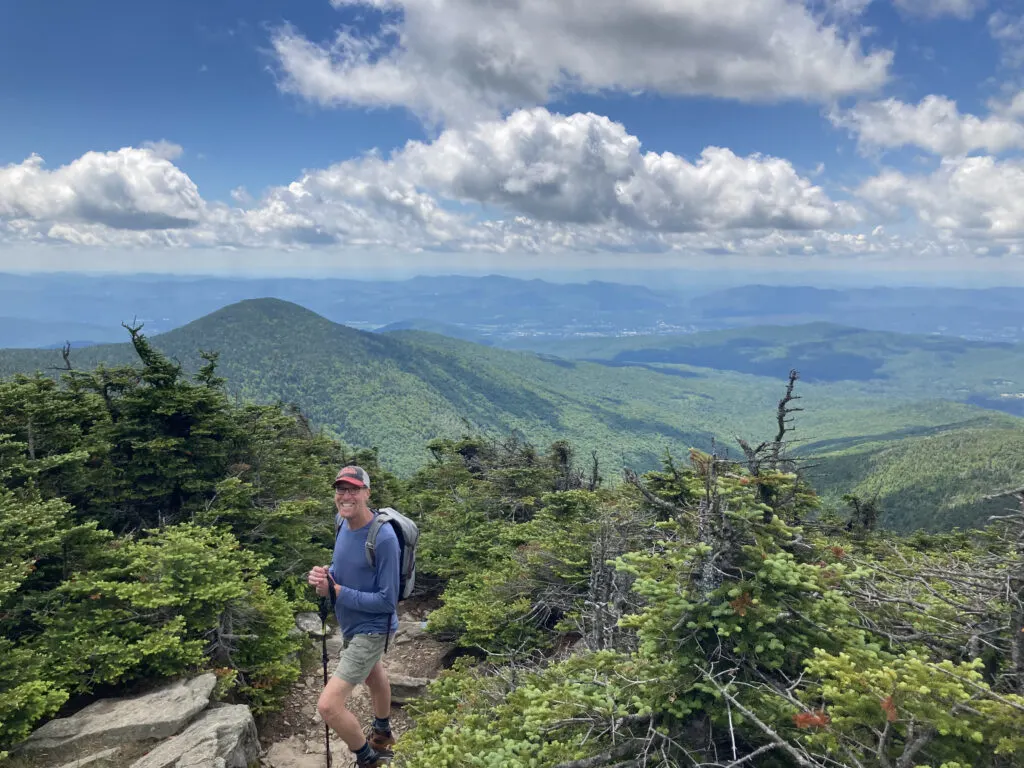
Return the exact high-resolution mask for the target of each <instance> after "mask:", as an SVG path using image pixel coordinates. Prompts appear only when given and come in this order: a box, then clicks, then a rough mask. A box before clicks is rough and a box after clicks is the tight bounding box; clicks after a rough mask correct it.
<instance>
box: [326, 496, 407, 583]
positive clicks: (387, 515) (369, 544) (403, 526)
mask: <svg viewBox="0 0 1024 768" xmlns="http://www.w3.org/2000/svg"><path fill="white" fill-rule="evenodd" d="M373 513H374V514H373V522H372V523H370V532H369V533H368V534H367V536H366V562H368V563H369V564H370V567H371V568H375V567H376V565H377V560H376V549H377V534H378V533H379V532H380V529H381V528H382V527H384V526H385V525H390V526H391V528H392V530H393V531H394V532H395V536H397V537H398V563H399V568H398V602H401V601H403V600H406V599H408V597H409V596H410V595H411V594H412V590H413V587H415V586H416V542H418V541H419V538H420V529H419V528H418V527H416V523H414V522H413V521H412V520H410V519H409V518H408V517H406V516H405V515H403V514H402V513H401V512H399V511H398V510H397V509H393V508H391V507H384V508H382V509H375V510H373ZM340 530H341V523H340V522H339V521H338V519H337V518H335V525H334V538H335V539H337V538H338V531H340Z"/></svg>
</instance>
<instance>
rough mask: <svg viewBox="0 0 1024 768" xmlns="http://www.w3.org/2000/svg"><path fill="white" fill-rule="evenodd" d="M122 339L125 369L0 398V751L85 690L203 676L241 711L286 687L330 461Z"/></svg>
mask: <svg viewBox="0 0 1024 768" xmlns="http://www.w3.org/2000/svg"><path fill="white" fill-rule="evenodd" d="M129 331H130V333H131V335H132V349H133V350H134V352H135V354H136V356H137V358H138V361H139V363H141V364H140V365H123V366H119V367H116V368H107V367H103V366H101V367H98V368H96V369H95V370H92V371H89V372H82V371H69V372H66V373H65V374H64V376H63V377H62V379H61V380H60V381H59V382H58V381H55V380H53V379H51V378H47V377H43V376H32V377H30V376H20V375H19V376H15V377H13V378H12V379H10V380H7V381H0V552H3V555H2V559H0V628H2V629H3V637H4V640H3V645H2V647H0V654H2V657H3V658H2V660H0V672H2V673H3V674H2V677H0V680H2V682H0V699H2V704H0V748H3V747H5V746H8V745H10V744H13V743H16V742H17V741H18V740H20V739H22V738H24V737H25V736H26V735H27V734H28V733H29V732H30V730H31V729H32V728H33V727H34V726H35V725H37V724H38V722H39V721H40V720H42V719H45V718H47V717H49V716H51V715H53V714H54V713H55V712H56V711H57V710H58V709H59V708H60V707H61V706H62V705H63V704H64V703H65V702H67V701H68V700H69V697H71V696H75V695H79V694H88V693H91V692H94V691H95V690H96V689H97V687H98V686H101V687H104V689H109V688H110V687H111V686H114V687H117V686H127V685H133V686H134V685H136V684H138V683H140V682H142V681H154V682H155V681H158V680H160V679H162V678H165V677H169V676H177V675H181V674H195V673H197V672H199V671H201V670H202V669H213V670H215V671H216V672H217V674H218V678H219V683H218V696H220V697H229V698H233V699H235V700H239V701H244V702H246V703H248V704H249V705H250V706H251V707H252V708H253V710H254V711H255V712H257V713H259V712H264V711H267V710H270V709H274V708H275V707H277V706H279V704H280V701H281V698H282V696H283V694H284V693H285V692H286V690H287V688H288V686H289V684H290V683H291V682H292V681H294V680H295V679H296V677H297V676H298V674H299V666H298V664H299V662H298V657H297V654H296V651H297V650H298V649H299V648H300V646H301V643H300V639H301V638H298V637H296V635H295V634H294V613H295V611H296V610H299V609H303V608H306V607H308V605H309V594H308V592H309V590H308V587H307V586H306V585H305V578H304V574H305V573H306V571H308V569H309V567H310V566H312V565H314V564H318V563H322V562H324V561H325V560H326V559H327V557H328V556H329V547H330V543H331V535H332V531H333V508H332V506H331V504H330V483H331V480H332V479H333V475H334V472H336V471H337V467H338V466H340V463H341V462H342V461H343V459H344V458H345V457H344V454H345V449H343V448H342V447H341V446H339V445H337V443H335V442H334V441H332V440H330V439H329V438H327V437H326V436H324V435H323V434H322V433H319V432H316V431H314V430H313V429H312V428H311V426H310V425H309V423H308V422H307V421H306V419H305V418H304V417H303V416H302V415H301V414H300V413H298V412H297V411H296V410H295V409H293V408H290V407H288V406H286V405H284V404H282V403H278V404H276V405H264V406H257V405H235V404H233V403H232V402H231V400H230V398H229V397H228V396H227V394H226V393H225V391H224V389H223V387H224V380H223V379H222V378H221V377H220V376H218V373H217V367H216V362H217V357H216V355H213V354H204V356H203V359H204V361H205V362H204V364H203V365H202V366H201V367H200V369H199V370H197V371H196V373H195V375H194V376H192V377H188V376H186V374H185V372H184V370H183V368H182V367H180V366H179V365H178V364H176V363H172V362H171V361H170V360H169V359H167V358H166V357H164V356H163V355H162V354H161V353H160V352H158V351H157V350H156V349H155V348H154V347H153V346H152V345H151V344H150V343H149V342H148V340H147V339H146V338H145V337H144V336H142V334H140V333H138V329H129ZM381 477H382V479H383V481H384V482H383V485H382V486H381V488H382V490H386V489H387V488H388V486H389V480H388V478H387V475H386V473H382V474H381Z"/></svg>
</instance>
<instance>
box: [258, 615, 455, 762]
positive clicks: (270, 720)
mask: <svg viewBox="0 0 1024 768" xmlns="http://www.w3.org/2000/svg"><path fill="white" fill-rule="evenodd" d="M432 608H433V606H432V605H429V604H427V603H422V602H419V603H417V602H412V601H410V603H409V604H408V605H406V604H403V605H401V606H400V607H399V611H398V618H399V629H398V634H397V635H396V637H395V641H394V643H393V644H392V645H391V646H390V647H389V649H388V652H387V654H385V656H384V666H385V667H386V668H387V670H388V674H389V675H391V676H400V675H401V676H408V677H412V678H428V679H433V678H435V677H436V676H437V674H438V673H439V672H440V670H441V669H442V668H443V666H444V659H445V657H446V656H448V654H449V653H450V652H451V650H452V647H451V646H450V645H447V644H444V643H439V642H437V641H436V640H433V639H432V638H430V637H428V636H427V635H426V632H425V631H424V630H423V629H422V626H421V625H422V623H423V622H425V621H426V618H427V614H428V613H429V612H430V610H431V609H432ZM328 631H329V632H330V628H328ZM311 643H312V645H313V646H314V648H313V650H314V651H315V654H310V658H313V657H314V656H315V666H314V665H313V663H312V662H310V663H307V664H306V665H305V668H304V672H303V675H302V677H301V678H299V680H297V681H296V683H295V685H294V686H293V687H292V690H291V692H290V693H289V694H288V696H287V698H286V700H285V704H284V707H283V708H282V709H281V711H280V712H276V713H273V714H272V715H269V716H267V717H265V718H261V721H260V722H259V732H260V742H261V744H262V745H263V748H264V750H265V751H264V755H263V756H262V757H261V760H260V763H261V766H263V768H324V767H325V766H326V760H325V751H326V750H325V747H324V722H323V720H322V719H321V718H320V714H319V713H318V712H317V711H316V701H317V697H319V695H320V691H321V690H323V687H324V682H323V680H324V678H323V665H322V662H321V641H320V638H312V640H311ZM340 650H341V637H340V635H339V634H338V633H337V630H336V629H335V631H334V634H329V635H328V638H327V656H328V662H327V673H328V674H332V673H333V672H334V669H335V667H336V666H337V664H338V653H339V652H340ZM393 688H395V690H393V691H392V693H393V695H394V694H396V693H397V687H393ZM349 709H351V710H352V712H353V713H354V714H355V715H356V716H357V717H358V718H359V722H360V723H362V724H363V726H364V727H365V726H368V725H369V724H370V722H371V721H372V720H373V708H372V705H371V701H370V692H369V690H368V689H367V688H366V686H365V685H360V686H358V687H357V688H356V689H355V691H354V693H353V694H352V698H351V699H350V702H349ZM410 726H411V721H410V718H409V716H408V714H407V713H406V712H405V708H404V707H403V706H402V705H401V704H392V708H391V727H392V730H393V731H394V733H395V735H396V736H397V737H398V738H399V739H400V738H401V735H402V733H404V732H405V731H406V730H408V728H409V727H410ZM331 758H332V761H331V762H332V767H333V768H342V767H345V768H347V767H348V766H352V765H355V760H354V759H353V756H352V753H351V752H350V751H349V749H348V747H347V746H346V745H345V743H344V742H343V741H341V739H339V738H338V736H337V734H335V733H334V732H333V731H332V732H331Z"/></svg>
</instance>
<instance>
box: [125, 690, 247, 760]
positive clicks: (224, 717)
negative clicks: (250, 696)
mask: <svg viewBox="0 0 1024 768" xmlns="http://www.w3.org/2000/svg"><path fill="white" fill-rule="evenodd" d="M259 756H260V743H259V735H258V734H257V732H256V722H255V721H254V720H253V718H252V713H251V712H250V711H249V708H248V707H247V706H245V705H244V704H235V705H232V706H226V707H217V708H216V709H209V710H207V711H206V712H204V713H203V714H202V715H200V716H199V717H197V718H196V720H195V722H194V723H192V724H191V725H190V726H189V727H188V728H186V729H185V730H184V731H182V732H181V733H179V734H178V735H177V736H173V737H171V738H170V739H167V741H164V742H162V743H160V744H158V745H157V746H156V748H154V749H153V750H152V751H150V752H149V753H148V754H146V755H145V756H144V757H143V758H141V759H139V760H136V761H135V762H134V763H132V765H131V768H249V766H251V765H254V764H256V763H257V762H258V761H259Z"/></svg>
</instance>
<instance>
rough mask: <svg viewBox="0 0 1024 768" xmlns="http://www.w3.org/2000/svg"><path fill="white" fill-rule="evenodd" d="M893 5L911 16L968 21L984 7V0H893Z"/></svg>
mask: <svg viewBox="0 0 1024 768" xmlns="http://www.w3.org/2000/svg"><path fill="white" fill-rule="evenodd" d="M893 3H894V5H895V6H896V7H897V8H899V9H900V10H901V11H904V12H906V13H908V14H910V15H913V16H923V17H925V18H932V19H934V18H938V17H940V16H954V17H956V18H959V19H969V18H971V17H972V16H974V14H975V13H977V12H978V11H979V10H981V9H982V8H984V7H985V4H986V0H893Z"/></svg>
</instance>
